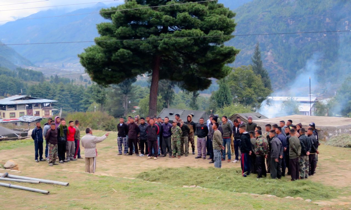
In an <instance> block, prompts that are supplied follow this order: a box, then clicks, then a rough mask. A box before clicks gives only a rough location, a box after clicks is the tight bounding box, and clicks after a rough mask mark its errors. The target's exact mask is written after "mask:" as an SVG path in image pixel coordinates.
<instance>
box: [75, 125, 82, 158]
mask: <svg viewBox="0 0 351 210" xmlns="http://www.w3.org/2000/svg"><path fill="white" fill-rule="evenodd" d="M74 125H75V126H74V129H76V134H75V135H74V143H75V147H76V152H75V153H74V159H77V158H78V159H82V157H81V156H80V130H79V121H78V120H76V121H75V122H74Z"/></svg>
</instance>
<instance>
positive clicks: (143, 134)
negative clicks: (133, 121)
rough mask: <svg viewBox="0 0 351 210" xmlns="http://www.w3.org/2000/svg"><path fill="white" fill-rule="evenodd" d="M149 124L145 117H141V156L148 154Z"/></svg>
mask: <svg viewBox="0 0 351 210" xmlns="http://www.w3.org/2000/svg"><path fill="white" fill-rule="evenodd" d="M148 126H149V125H148V124H147V123H146V122H145V118H143V117H142V118H140V125H139V130H140V143H139V147H140V153H141V154H140V157H142V156H144V155H148V154H149V152H148V146H147V137H146V128H147V127H148Z"/></svg>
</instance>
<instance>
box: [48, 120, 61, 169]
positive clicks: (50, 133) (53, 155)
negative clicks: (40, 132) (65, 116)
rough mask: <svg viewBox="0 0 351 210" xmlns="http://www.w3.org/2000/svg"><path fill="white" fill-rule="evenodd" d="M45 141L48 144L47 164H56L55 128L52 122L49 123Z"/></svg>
mask: <svg viewBox="0 0 351 210" xmlns="http://www.w3.org/2000/svg"><path fill="white" fill-rule="evenodd" d="M45 139H46V141H47V142H48V144H49V149H50V151H49V166H53V165H57V163H56V158H57V150H58V148H57V129H56V125H55V123H54V122H52V123H51V125H50V129H49V130H48V131H47V132H46V136H45Z"/></svg>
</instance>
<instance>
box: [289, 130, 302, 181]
mask: <svg viewBox="0 0 351 210" xmlns="http://www.w3.org/2000/svg"><path fill="white" fill-rule="evenodd" d="M295 133H296V130H295V129H291V130H290V134H291V137H290V138H289V159H290V160H289V171H290V175H291V181H295V180H297V179H299V157H300V155H301V144H300V140H299V139H298V138H297V137H296V135H295Z"/></svg>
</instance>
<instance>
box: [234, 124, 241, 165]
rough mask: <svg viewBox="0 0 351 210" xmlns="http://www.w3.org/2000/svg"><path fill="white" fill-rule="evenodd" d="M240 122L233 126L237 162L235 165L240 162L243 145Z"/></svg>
mask: <svg viewBox="0 0 351 210" xmlns="http://www.w3.org/2000/svg"><path fill="white" fill-rule="evenodd" d="M239 125H240V124H239V121H238V120H234V126H233V136H234V151H235V160H234V161H233V163H237V162H238V161H239V156H240V154H239V153H240V145H241V139H240V137H241V134H240V128H239Z"/></svg>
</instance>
